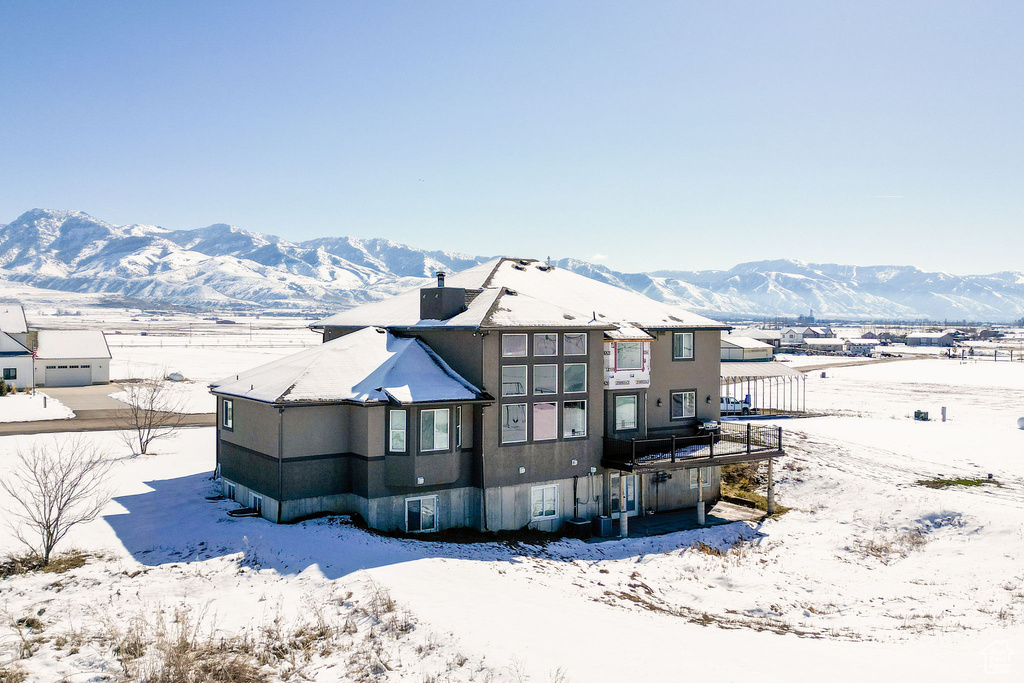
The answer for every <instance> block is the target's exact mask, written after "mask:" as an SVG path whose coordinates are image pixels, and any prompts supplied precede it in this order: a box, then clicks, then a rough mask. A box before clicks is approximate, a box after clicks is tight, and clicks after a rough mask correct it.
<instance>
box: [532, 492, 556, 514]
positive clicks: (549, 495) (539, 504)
mask: <svg viewBox="0 0 1024 683" xmlns="http://www.w3.org/2000/svg"><path fill="white" fill-rule="evenodd" d="M557 516H558V484H548V485H547V486H533V487H531V488H530V517H531V518H532V519H534V520H538V519H554V518H555V517H557Z"/></svg>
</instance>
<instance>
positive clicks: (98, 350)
mask: <svg viewBox="0 0 1024 683" xmlns="http://www.w3.org/2000/svg"><path fill="white" fill-rule="evenodd" d="M38 344H39V350H38V352H37V354H36V357H37V358H46V359H60V358H110V348H109V347H107V340H106V339H105V338H104V337H103V333H102V332H100V331H99V330H39V341H38Z"/></svg>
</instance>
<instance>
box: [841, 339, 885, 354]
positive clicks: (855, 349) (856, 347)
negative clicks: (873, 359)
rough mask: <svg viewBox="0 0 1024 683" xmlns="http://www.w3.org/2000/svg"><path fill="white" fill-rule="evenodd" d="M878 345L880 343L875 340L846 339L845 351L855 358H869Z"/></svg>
mask: <svg viewBox="0 0 1024 683" xmlns="http://www.w3.org/2000/svg"><path fill="white" fill-rule="evenodd" d="M880 344H881V342H880V341H878V340H877V339H866V338H861V339H848V340H847V341H846V350H847V351H848V352H849V353H852V354H854V355H856V356H870V355H871V354H873V353H874V352H875V349H877V348H878V346H879V345H880Z"/></svg>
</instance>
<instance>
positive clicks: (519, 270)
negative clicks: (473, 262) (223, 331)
mask: <svg viewBox="0 0 1024 683" xmlns="http://www.w3.org/2000/svg"><path fill="white" fill-rule="evenodd" d="M446 286H447V287H458V288H464V289H467V290H482V292H481V294H479V295H478V296H476V298H474V299H473V300H472V301H470V302H469V303H468V305H467V307H466V310H465V311H463V312H462V313H459V314H458V315H455V316H453V317H452V318H449V319H448V320H420V290H419V288H417V289H414V290H411V291H409V292H405V293H404V294H399V295H398V296H395V297H392V298H390V299H386V300H384V301H379V302H374V303H371V304H365V305H363V306H358V307H356V308H353V309H350V310H348V311H343V312H341V313H338V314H336V315H332V316H330V317H328V318H325V319H324V320H321V321H319V322H317V323H314V324H313V325H312V327H316V328H323V327H366V326H383V327H392V328H396V327H397V328H437V327H457V328H472V329H477V328H507V327H562V328H574V329H585V328H591V329H599V330H610V329H615V328H618V327H621V326H623V325H628V326H633V327H638V328H643V329H659V328H660V329H673V328H709V329H720V330H721V329H727V328H728V326H727V325H724V324H722V323H719V322H717V321H715V320H711V319H710V318H705V317H703V316H700V315H697V314H695V313H691V312H690V311H687V310H685V309H682V308H679V307H677V306H672V305H669V304H665V303H662V302H660V301H655V300H654V299H650V298H648V297H645V296H643V295H641V294H637V293H635V292H629V291H627V290H625V289H620V288H619V287H615V286H613V285H609V284H605V283H603V282H598V281H597V280H593V279H591V278H588V277H584V276H582V275H578V274H576V273H573V272H571V271H569V270H565V269H562V268H555V267H551V266H547V265H545V264H544V263H542V262H539V261H535V260H531V259H521V260H520V259H511V258H498V259H494V260H492V261H488V262H487V263H483V264H481V265H479V266H475V267H473V268H469V269H467V270H464V271H462V272H459V273H456V274H454V275H450V276H448V278H447V282H446Z"/></svg>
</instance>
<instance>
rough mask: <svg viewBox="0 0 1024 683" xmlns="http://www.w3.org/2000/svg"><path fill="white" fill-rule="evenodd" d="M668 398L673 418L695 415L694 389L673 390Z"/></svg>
mask: <svg viewBox="0 0 1024 683" xmlns="http://www.w3.org/2000/svg"><path fill="white" fill-rule="evenodd" d="M669 396H670V398H669V404H670V406H671V407H670V410H671V414H670V415H669V417H670V418H671V419H673V420H686V419H688V418H691V417H697V392H696V391H673V392H672V393H671V394H670V395H669Z"/></svg>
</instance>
